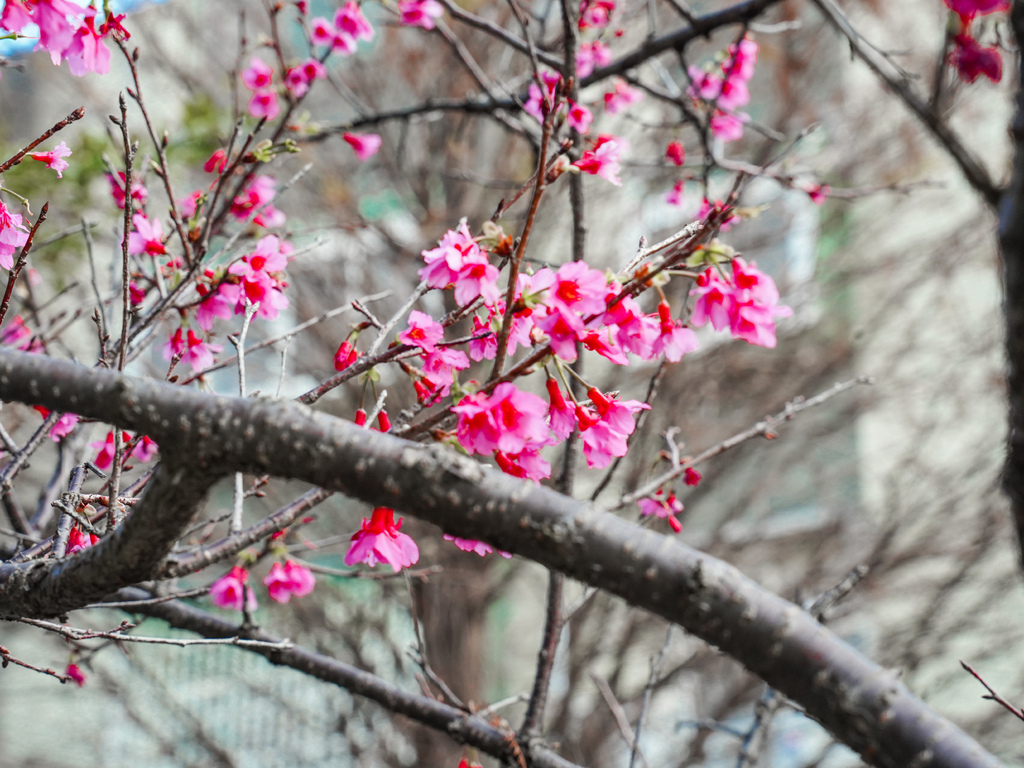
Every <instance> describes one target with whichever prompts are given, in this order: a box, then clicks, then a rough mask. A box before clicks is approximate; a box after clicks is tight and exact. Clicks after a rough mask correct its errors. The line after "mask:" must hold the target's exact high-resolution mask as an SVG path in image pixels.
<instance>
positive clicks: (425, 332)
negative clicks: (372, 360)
mask: <svg viewBox="0 0 1024 768" xmlns="http://www.w3.org/2000/svg"><path fill="white" fill-rule="evenodd" d="M443 338H444V328H443V327H442V326H441V324H440V323H439V322H437V321H436V320H435V319H434V318H432V317H431V316H430V315H428V314H427V313H426V312H420V311H419V310H418V309H414V310H413V311H412V312H410V313H409V327H408V328H407V329H405V330H404V331H402V332H401V333H400V334H398V340H399V341H400V342H402V343H403V344H408V345H409V346H412V347H419V348H420V349H422V350H423V351H424V352H433V351H434V348H435V347H436V346H437V342H439V341H441V339H443Z"/></svg>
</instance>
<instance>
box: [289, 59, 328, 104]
mask: <svg viewBox="0 0 1024 768" xmlns="http://www.w3.org/2000/svg"><path fill="white" fill-rule="evenodd" d="M325 77H327V68H326V67H324V65H323V64H321V63H320V62H319V61H317V60H316V59H307V60H306V61H304V62H303V63H302V64H299V65H298V66H296V67H292V68H291V69H289V70H288V71H287V72H286V73H285V76H284V86H285V88H287V89H288V91H289V92H290V93H291V94H292V96H294V97H295V98H296V99H301V98H302V97H303V96H305V95H306V94H307V93H308V92H309V86H310V83H312V82H313V81H314V80H323V79H324V78H325Z"/></svg>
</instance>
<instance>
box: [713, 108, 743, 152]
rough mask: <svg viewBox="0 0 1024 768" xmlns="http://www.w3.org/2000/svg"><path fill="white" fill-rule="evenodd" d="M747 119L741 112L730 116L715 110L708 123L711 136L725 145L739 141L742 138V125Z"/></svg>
mask: <svg viewBox="0 0 1024 768" xmlns="http://www.w3.org/2000/svg"><path fill="white" fill-rule="evenodd" d="M748 119H749V118H747V116H746V115H745V114H743V113H742V112H737V113H735V114H730V113H728V112H723V111H722V110H720V109H716V110H715V113H714V114H713V115H712V116H711V120H710V122H709V125H710V126H711V134H712V135H713V136H714V137H715V138H717V139H721V140H722V141H723V142H725V143H726V144H728V143H730V142H733V141H739V140H740V139H742V138H743V124H744V123H745V122H746V121H747V120H748Z"/></svg>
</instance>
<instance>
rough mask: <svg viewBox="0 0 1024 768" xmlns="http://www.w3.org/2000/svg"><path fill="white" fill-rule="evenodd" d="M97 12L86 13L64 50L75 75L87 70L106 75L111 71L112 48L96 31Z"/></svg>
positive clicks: (82, 73)
mask: <svg viewBox="0 0 1024 768" xmlns="http://www.w3.org/2000/svg"><path fill="white" fill-rule="evenodd" d="M95 19H96V14H95V12H93V13H91V14H90V13H88V12H87V13H86V15H85V18H84V19H83V20H82V24H81V25H80V26H79V27H78V29H76V30H75V34H74V37H73V38H72V39H71V44H70V45H69V46H68V47H67V49H66V50H65V51H64V56H65V58H67V60H68V69H69V70H71V74H72V75H74V76H75V77H82V76H83V75H84V74H85V73H86V72H95V73H96V74H97V75H105V74H107V73H108V72H110V50H109V49H108V48H107V46H106V45H104V44H103V40H102V35H101V34H100V33H99V32H97V31H96V27H95V26H94V25H95Z"/></svg>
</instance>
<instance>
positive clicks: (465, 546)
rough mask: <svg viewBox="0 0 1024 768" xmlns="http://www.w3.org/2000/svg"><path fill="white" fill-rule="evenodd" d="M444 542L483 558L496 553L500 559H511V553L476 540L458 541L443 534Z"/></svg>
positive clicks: (456, 538) (458, 539)
mask: <svg viewBox="0 0 1024 768" xmlns="http://www.w3.org/2000/svg"><path fill="white" fill-rule="evenodd" d="M442 538H443V539H444V540H445V541H450V542H451V543H452V544H454V545H455V546H456V547H458V548H459V549H461V550H462V551H463V552H475V553H476V554H478V555H480V557H484V556H485V555H489V554H491V552H497V553H498V554H499V555H501V556H502V557H504V558H506V559H508V558H510V557H512V553H511V552H504V551H502V550H500V549H495V548H494V547H492V546H491V545H490V544H487V543H486V542H483V541H477V540H476V539H460V538H459V537H458V536H452V535H450V534H447V533H446V534H444V536H443V537H442Z"/></svg>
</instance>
